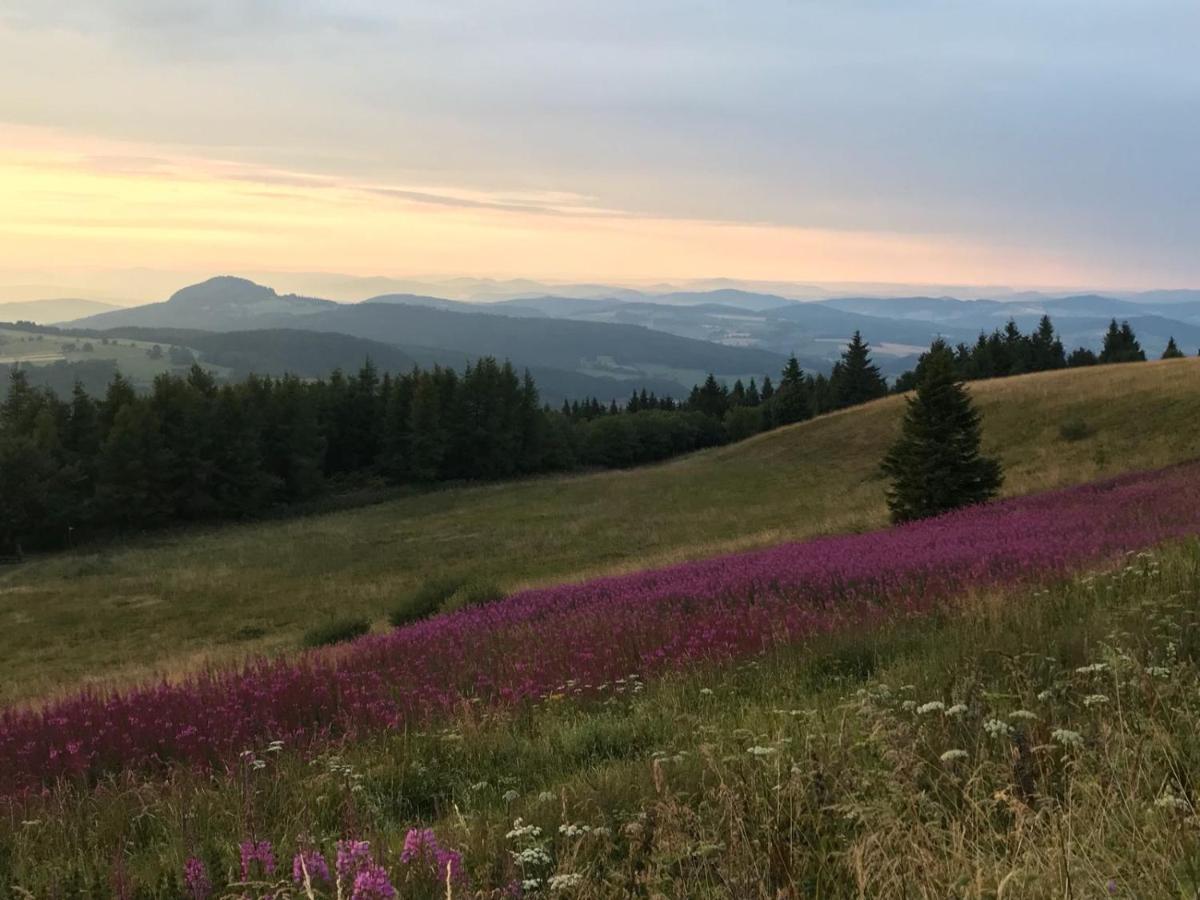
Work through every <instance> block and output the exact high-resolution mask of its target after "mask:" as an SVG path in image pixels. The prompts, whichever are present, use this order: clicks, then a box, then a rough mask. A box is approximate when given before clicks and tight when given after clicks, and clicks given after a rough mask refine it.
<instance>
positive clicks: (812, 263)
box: [0, 0, 1200, 292]
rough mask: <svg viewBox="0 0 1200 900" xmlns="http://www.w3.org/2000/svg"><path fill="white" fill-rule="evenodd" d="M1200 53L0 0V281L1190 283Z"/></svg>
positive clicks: (907, 5) (1080, 28)
mask: <svg viewBox="0 0 1200 900" xmlns="http://www.w3.org/2000/svg"><path fill="white" fill-rule="evenodd" d="M1198 38H1200V3H1196V2H1195V0H1186V2H1185V0H1178V2H1175V0H1138V2H1136V3H1135V2H1129V0H969V2H968V0H958V2H950V0H945V2H937V0H903V2H901V0H827V2H807V0H694V2H693V0H604V2H591V0H503V2H501V0H478V2H463V0H439V2H437V3H426V2H423V3H415V2H409V0H388V2H385V0H240V2H236V0H56V2H54V3H47V2H45V0H3V2H2V3H0V283H8V284H16V283H22V282H27V283H30V284H48V285H50V284H58V283H63V284H65V283H68V282H71V283H73V284H77V283H79V281H80V279H81V277H82V278H83V280H84V281H86V275H87V273H89V272H96V273H100V272H110V273H111V272H113V271H118V272H124V273H132V274H128V277H127V281H128V282H129V290H130V291H133V292H136V291H137V290H138V288H139V285H138V275H137V273H138V272H139V271H143V272H156V273H160V274H161V273H163V272H167V273H171V272H179V273H184V272H186V273H197V272H210V273H212V274H218V273H225V272H230V273H237V272H242V271H246V270H253V271H256V272H260V271H279V272H301V271H304V272H309V271H311V272H338V273H347V274H353V275H363V276H366V275H386V276H424V277H450V276H477V277H500V278H511V277H529V278H542V279H560V280H592V281H595V280H602V281H609V282H625V283H635V282H639V281H648V280H661V279H687V278H713V277H727V278H736V279H761V280H790V281H806V282H844V281H881V282H914V283H916V282H919V283H944V284H1003V285H1010V286H1013V287H1059V286H1062V287H1073V286H1087V287H1111V288H1122V289H1138V288H1157V287H1200V253H1198V252H1197V246H1198V244H1200V152H1197V147H1198V146H1200V66H1198V65H1197V64H1196V50H1197V40H1198ZM80 273H83V275H82V276H81V275H80ZM97 277H98V276H97ZM72 279H73V280H72ZM98 280H99V277H98ZM155 283H156V284H157V283H158V282H155ZM148 284H149V282H148V281H147V285H148ZM144 289H145V290H149V287H145V288H144Z"/></svg>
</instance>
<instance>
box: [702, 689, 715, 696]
mask: <svg viewBox="0 0 1200 900" xmlns="http://www.w3.org/2000/svg"><path fill="white" fill-rule="evenodd" d="M712 692H713V689H712V688H700V693H701V694H703V695H704V696H705V697H710V696H712Z"/></svg>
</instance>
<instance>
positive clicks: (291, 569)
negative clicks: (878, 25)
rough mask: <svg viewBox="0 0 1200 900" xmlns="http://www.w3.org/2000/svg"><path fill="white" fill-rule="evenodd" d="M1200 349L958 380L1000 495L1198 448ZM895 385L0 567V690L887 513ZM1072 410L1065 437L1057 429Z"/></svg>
mask: <svg viewBox="0 0 1200 900" xmlns="http://www.w3.org/2000/svg"><path fill="white" fill-rule="evenodd" d="M1198 377H1200V360H1196V359H1185V360H1178V361H1172V362H1163V363H1157V362H1156V363H1146V364H1131V365H1120V366H1104V367H1097V368H1091V369H1084V370H1069V371H1065V372H1056V373H1044V374H1039V375H1029V376H1022V377H1018V378H1011V379H1004V380H997V381H991V382H977V383H974V384H972V385H971V388H970V389H971V391H972V393H973V394H974V395H975V396H976V397H977V398H978V400H979V403H980V406H981V409H982V412H983V417H984V435H985V442H986V444H987V448H988V449H989V450H990V451H992V452H995V453H998V454H999V455H1000V457H1001V458H1002V459H1003V461H1004V463H1005V466H1006V470H1007V479H1006V482H1005V492H1006V493H1007V494H1010V495H1012V494H1021V493H1026V492H1030V491H1034V490H1041V489H1046V488H1052V487H1059V486H1064V485H1069V484H1076V483H1079V482H1082V481H1086V480H1091V479H1094V478H1097V477H1101V476H1104V475H1109V474H1116V473H1119V472H1122V471H1127V470H1130V469H1140V468H1149V467H1155V466H1162V465H1167V464H1170V463H1174V462H1178V461H1181V460H1186V459H1192V458H1195V457H1198V456H1200V435H1198V434H1197V432H1196V430H1195V428H1194V427H1193V423H1194V422H1195V420H1196V419H1197V417H1200V388H1198V387H1197V384H1198ZM902 403H903V401H902V399H901V398H898V397H893V398H887V399H885V400H882V401H878V402H876V403H873V404H870V405H868V406H865V407H860V408H856V409H853V410H848V411H845V412H843V413H838V414H834V415H830V416H826V417H823V418H820V419H817V420H814V421H811V422H808V423H804V424H802V425H799V426H793V427H790V428H787V429H783V430H781V431H777V432H772V433H769V434H766V435H762V436H759V437H757V438H754V439H751V440H749V441H746V442H744V443H742V444H736V445H731V446H728V447H724V448H720V449H718V450H713V451H706V452H703V453H698V454H694V455H692V456H690V457H686V458H683V459H679V460H676V461H674V462H670V463H667V464H664V465H660V466H654V467H648V468H644V469H639V470H633V471H628V472H609V473H603V474H596V475H586V476H574V477H563V478H545V479H537V480H531V481H525V482H514V483H508V484H496V485H487V486H467V487H456V488H449V489H445V490H439V491H433V492H429V493H416V494H411V495H408V496H404V497H401V498H399V499H397V500H395V501H391V502H387V503H383V504H380V505H377V506H373V507H369V508H363V509H357V510H353V511H346V512H338V513H330V514H325V515H316V516H312V517H308V518H302V519H292V520H287V521H282V522H269V523H260V524H252V525H244V526H235V527H227V528H223V529H219V530H212V531H203V532H198V531H187V532H183V533H180V534H178V535H176V536H171V537H158V538H155V539H153V540H146V541H134V542H131V543H129V544H127V545H115V546H112V547H109V548H104V549H93V550H89V551H86V552H80V553H78V554H68V555H63V556H58V557H54V558H48V559H44V560H40V561H37V562H34V563H30V564H28V565H25V566H22V567H19V568H15V569H12V570H9V571H8V572H5V573H4V574H3V575H0V604H3V605H2V606H0V609H3V610H4V614H5V615H6V616H7V617H8V618H7V621H8V623H9V627H6V628H5V629H2V630H0V684H2V685H3V688H0V700H3V701H10V700H13V699H17V698H21V697H32V696H37V695H40V694H44V693H46V692H48V691H54V690H58V689H61V688H63V687H65V686H68V685H71V684H76V683H78V682H80V681H81V680H84V679H88V680H98V681H105V680H107V679H110V678H116V679H121V680H124V679H128V678H141V677H145V676H146V675H148V674H149V673H151V672H154V671H166V672H169V671H173V670H174V671H178V670H180V669H194V668H195V667H197V666H199V665H202V664H205V663H208V662H214V661H228V660H230V659H233V658H237V657H240V656H242V655H244V654H246V653H248V652H259V651H280V650H286V649H289V648H293V647H295V646H296V642H297V640H298V638H299V635H300V634H302V633H303V632H304V631H305V630H306V629H308V628H310V627H312V626H313V625H314V624H319V623H320V622H321V621H322V620H323V619H326V618H327V617H330V616H337V615H351V614H365V615H368V616H370V617H371V618H373V619H376V620H378V619H379V618H380V617H381V616H382V614H383V612H384V611H386V610H387V609H388V608H390V606H391V605H392V604H393V603H394V602H395V601H396V599H397V598H398V597H400V596H401V595H403V594H404V593H405V592H406V591H409V590H411V589H412V588H413V587H415V586H416V585H418V584H420V583H422V582H424V581H425V580H427V579H429V578H433V577H438V576H447V575H455V576H462V577H464V578H471V579H485V580H491V581H498V582H500V583H501V584H503V585H504V586H505V587H506V588H512V587H516V586H520V585H529V584H539V583H546V582H551V581H562V580H568V579H575V578H580V577H583V576H585V575H589V574H597V573H603V572H614V571H627V570H630V569H635V568H640V567H644V566H647V565H651V564H655V563H663V562H669V561H673V560H681V559H694V558H698V557H702V556H706V555H710V554H712V553H716V552H721V551H725V550H733V549H739V548H748V547H757V546H764V545H768V544H772V543H776V542H779V541H782V540H787V539H793V538H800V537H805V536H810V535H814V534H825V533H836V532H846V531H856V530H862V529H867V528H872V527H876V526H878V525H881V524H883V522H884V520H885V509H884V502H883V488H884V484H883V482H882V481H881V480H880V478H879V475H878V463H879V460H880V458H881V456H882V454H883V452H884V449H885V448H886V446H887V445H888V444H889V443H890V441H891V440H892V439H893V437H894V435H895V433H896V431H897V428H898V424H899V417H900V413H901V408H902ZM1068 423H1074V424H1077V423H1082V424H1083V426H1084V427H1083V428H1082V429H1079V428H1073V429H1068V430H1067V432H1066V433H1067V434H1068V436H1070V437H1076V436H1077V435H1078V434H1079V433H1080V431H1081V430H1082V432H1083V433H1084V434H1085V435H1086V436H1085V437H1083V438H1082V439H1076V440H1069V439H1067V438H1066V437H1064V436H1063V434H1062V433H1061V432H1060V429H1061V428H1062V426H1063V425H1065V424H1068Z"/></svg>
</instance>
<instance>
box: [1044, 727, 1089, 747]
mask: <svg viewBox="0 0 1200 900" xmlns="http://www.w3.org/2000/svg"><path fill="white" fill-rule="evenodd" d="M1050 737H1051V738H1052V739H1053V740H1055V741H1058V743H1060V744H1062V745H1063V746H1064V747H1082V746H1083V735H1082V734H1080V733H1079V732H1078V731H1071V730H1070V729H1067V728H1055V729H1054V731H1053V732H1051V734H1050Z"/></svg>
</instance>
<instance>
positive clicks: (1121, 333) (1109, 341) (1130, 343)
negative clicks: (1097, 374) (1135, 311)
mask: <svg viewBox="0 0 1200 900" xmlns="http://www.w3.org/2000/svg"><path fill="white" fill-rule="evenodd" d="M1145 360H1146V352H1145V351H1144V350H1142V345H1141V344H1140V343H1138V339H1137V337H1136V336H1135V335H1134V333H1133V329H1132V328H1130V327H1129V323H1128V322H1122V323H1121V324H1120V326H1118V325H1117V320H1116V319H1113V320H1112V321H1111V322H1110V323H1109V325H1108V331H1107V332H1106V333H1105V335H1104V349H1103V350H1101V351H1100V356H1099V361H1100V362H1102V363H1123V362H1145Z"/></svg>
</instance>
